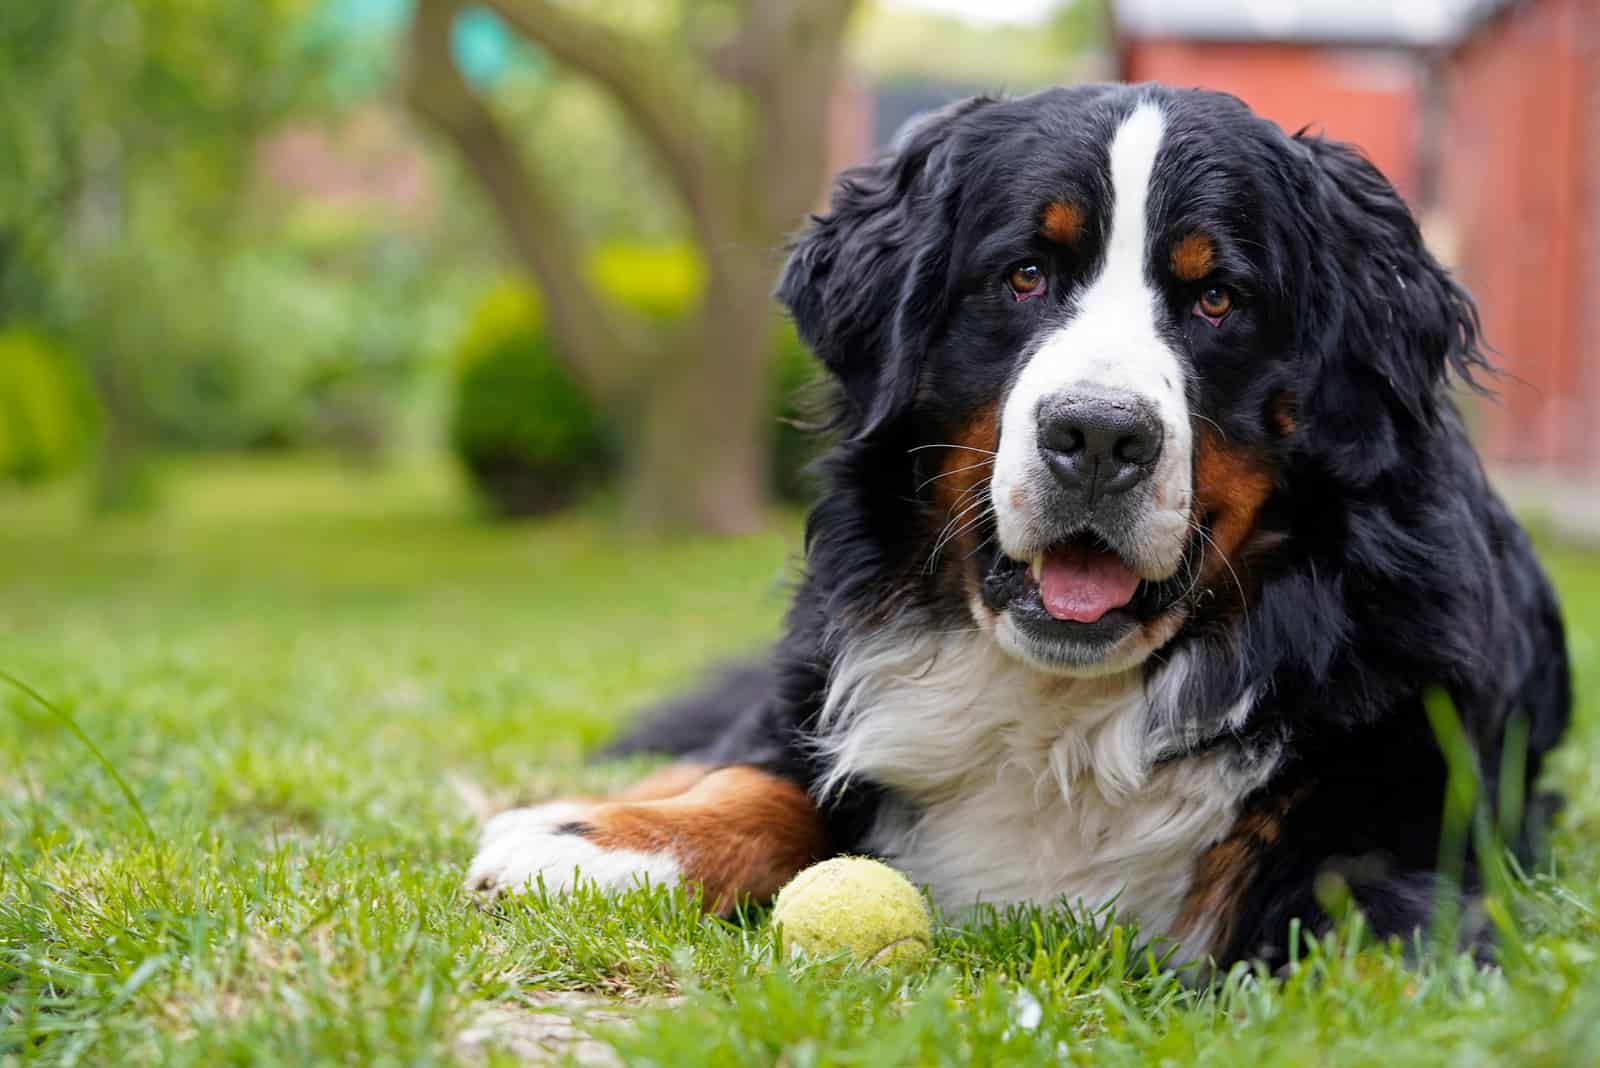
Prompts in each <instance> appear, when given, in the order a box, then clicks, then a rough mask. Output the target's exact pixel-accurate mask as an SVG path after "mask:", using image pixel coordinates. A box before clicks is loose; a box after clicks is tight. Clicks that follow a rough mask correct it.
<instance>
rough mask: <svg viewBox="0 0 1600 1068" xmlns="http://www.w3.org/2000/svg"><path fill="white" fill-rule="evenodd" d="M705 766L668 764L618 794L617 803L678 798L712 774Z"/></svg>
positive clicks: (615, 798)
mask: <svg viewBox="0 0 1600 1068" xmlns="http://www.w3.org/2000/svg"><path fill="white" fill-rule="evenodd" d="M710 772H711V769H710V768H708V767H706V766H705V765H704V764H668V765H667V766H666V767H664V768H662V769H661V770H660V771H656V772H652V773H651V774H649V775H646V776H645V777H644V778H642V779H640V780H639V781H638V782H636V783H634V784H633V785H632V786H630V787H628V788H627V789H626V790H623V791H622V792H621V793H619V794H617V795H616V797H614V798H613V799H612V800H615V801H660V800H661V799H662V798H667V797H676V796H678V795H679V794H681V793H683V792H684V791H685V790H687V789H689V788H690V787H691V786H693V785H694V784H695V783H697V782H699V781H700V780H701V779H703V778H705V777H706V776H707V775H708V774H710Z"/></svg>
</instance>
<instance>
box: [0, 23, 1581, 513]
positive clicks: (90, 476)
mask: <svg viewBox="0 0 1600 1068" xmlns="http://www.w3.org/2000/svg"><path fill="white" fill-rule="evenodd" d="M1105 78H1126V79H1131V80H1145V79H1156V80H1162V81H1167V82H1172V83H1176V84H1180V85H1205V86H1211V87H1216V88H1221V89H1226V90H1229V91H1232V92H1234V93H1237V94H1238V95H1240V96H1242V97H1243V98H1244V99H1245V100H1246V101H1248V102H1249V103H1250V104H1251V105H1252V106H1254V107H1255V108H1256V109H1257V110H1258V111H1260V112H1262V113H1263V114H1265V115H1267V116H1269V117H1271V118H1273V119H1274V120H1276V121H1277V122H1279V123H1281V124H1282V125H1283V126H1284V127H1285V128H1287V129H1290V130H1295V129H1299V128H1301V127H1304V126H1310V127H1312V128H1315V129H1320V130H1323V131H1325V132H1326V133H1328V134H1329V135H1331V136H1334V137H1337V138H1341V139H1346V140H1351V141H1354V142H1357V143H1359V144H1360V145H1362V146H1363V147H1364V148H1365V150H1366V151H1367V152H1368V153H1369V154H1370V156H1371V157H1372V159H1373V160H1374V161H1375V162H1376V163H1377V165H1378V166H1379V167H1380V168H1381V169H1382V170H1383V171H1384V172H1385V173H1386V174H1387V175H1388V176H1389V177H1390V178H1391V179H1392V180H1393V181H1394V182H1395V184H1396V185H1397V186H1398V187H1399V189H1400V190H1401V192H1402V193H1403V195H1404V196H1405V197H1406V198H1407V200H1408V201H1409V202H1410V204H1411V205H1412V207H1413V208H1414V210H1415V211H1416V212H1417V214H1418V216H1419V217H1420V218H1421V219H1422V220H1423V222H1424V226H1425V230H1426V232H1427V234H1428V236H1429V239H1430V241H1431V243H1432V244H1433V245H1434V247H1435V248H1436V249H1437V251H1438V252H1439V254H1440V255H1441V256H1442V257H1443V258H1445V259H1446V260H1447V261H1448V262H1450V263H1451V264H1453V265H1454V266H1455V267H1456V269H1457V270H1458V271H1459V272H1460V273H1461V274H1462V276H1463V277H1464V278H1465V280H1466V281H1467V283H1468V284H1469V286H1471V287H1472V288H1473V290H1474V291H1475V293H1476V294H1477V297H1478V299H1479V301H1480V303H1481V306H1482V309H1483V314H1484V322H1485V327H1486V331H1487V337H1488V340H1489V341H1490V343H1491V344H1492V345H1494V346H1495V348H1496V349H1498V350H1499V352H1500V354H1501V355H1500V360H1501V363H1502V366H1503V367H1504V368H1505V369H1506V370H1507V371H1508V372H1509V373H1510V375H1509V376H1508V377H1507V379H1506V380H1505V382H1504V383H1503V384H1502V389H1501V397H1500V399H1499V400H1498V401H1497V402H1492V403H1476V404H1474V406H1473V411H1472V413H1471V418H1472V419H1473V421H1474V425H1475V427H1476V429H1477V432H1478V434H1479V436H1480V440H1481V443H1482V445H1483V447H1484V450H1485V453H1486V455H1487V457H1488V458H1489V461H1490V463H1491V465H1492V466H1493V467H1494V469H1495V470H1496V472H1497V474H1498V476H1499V477H1500V478H1501V479H1502V481H1503V482H1504V484H1505V485H1506V486H1507V487H1508V489H1509V490H1510V491H1511V492H1512V494H1513V496H1515V497H1516V498H1517V499H1518V500H1519V502H1521V503H1522V504H1523V506H1524V507H1525V508H1527V509H1531V510H1534V511H1541V512H1543V513H1545V514H1546V515H1548V517H1549V518H1550V520H1551V522H1552V524H1554V525H1555V526H1556V527H1557V528H1559V529H1561V530H1564V531H1568V532H1572V533H1576V534H1582V533H1584V532H1585V531H1588V532H1589V533H1591V534H1592V533H1594V532H1595V531H1597V530H1600V505H1597V504H1595V503H1593V502H1591V497H1596V496H1600V495H1597V494H1594V493H1593V492H1592V491H1593V489H1594V488H1595V486H1596V484H1597V483H1600V419H1597V418H1595V417H1594V416H1593V415H1592V414H1591V413H1593V412H1595V411H1596V410H1600V301H1597V300H1596V299H1595V298H1596V294H1597V293H1600V8H1597V6H1596V5H1595V3H1594V0H1404V2H1397V0H1212V2H1210V3H1207V4H1193V3H1187V2H1179V0H1114V2H1102V0H1009V2H1004V3H996V2H992V0H990V2H984V0H879V2H877V3H868V2H865V0H862V2H852V0H610V2H607V3H598V2H589V0H485V2H481V3H469V2H465V0H56V2H52V3H7V4H4V5H3V6H0V483H3V484H4V485H3V486H0V509H9V510H11V511H12V512H13V514H16V515H21V514H23V513H24V512H25V511H26V510H27V509H29V508H32V507H36V506H37V502H38V501H40V500H48V501H49V502H50V504H49V507H51V508H53V509H56V510H57V511H58V512H59V513H61V514H66V513H67V512H70V513H72V514H73V515H74V516H79V517H82V518H83V519H84V521H85V522H92V521H93V520H94V518H95V517H114V516H117V515H119V514H127V513H134V514H147V515H148V514H160V513H161V511H162V510H163V509H165V508H168V507H171V503H170V502H171V501H172V500H173V498H174V494H176V496H177V497H178V498H179V499H183V493H184V492H185V491H184V490H183V487H188V490H187V492H188V494H189V497H188V500H189V503H190V505H193V504H194V503H195V501H196V500H200V501H201V502H202V503H204V502H210V506H211V507H213V508H215V509H222V510H226V509H248V508H249V507H251V506H252V504H254V506H258V507H262V508H266V507H269V506H268V505H266V504H262V503H261V502H264V501H266V502H270V508H271V509H273V510H275V511H277V512H280V513H293V512H295V511H296V510H297V509H299V508H309V507H310V505H309V504H308V503H306V502H309V501H311V500H312V499H313V498H315V496H316V495H317V494H318V493H322V494H324V495H325V496H329V497H338V498H339V499H341V500H355V499H356V498H359V497H360V495H361V494H362V493H364V492H366V491H367V488H369V487H370V488H371V490H372V492H374V493H379V492H392V491H393V490H394V487H395V486H405V487H410V490H408V492H413V493H419V494H425V495H429V496H428V500H429V502H430V504H429V507H430V508H434V509H436V510H438V511H441V512H448V513H450V514H452V515H457V516H458V517H459V518H460V519H461V520H462V521H464V522H488V521H492V520H495V519H508V518H521V517H527V516H536V515H541V514H547V513H552V512H558V511H561V510H563V509H571V508H574V507H576V508H580V509H587V510H589V512H590V513H591V514H597V515H601V516H604V517H605V522H606V523H608V524H611V523H615V524H616V525H618V526H621V527H626V528H628V529H633V530H644V531H662V530H689V531H694V532H700V533H708V534H718V535H720V534H731V533H740V532H748V531H752V530H756V529H759V528H762V527H763V526H764V525H766V524H768V523H769V522H770V521H771V517H772V516H773V515H774V514H779V515H781V514H783V511H782V510H783V508H784V506H785V505H790V504H794V503H797V502H800V501H803V500H804V497H805V495H806V493H807V486H806V483H805V478H804V476H803V474H802V468H803V465H804V462H805V460H806V458H807V455H808V449H809V448H810V447H811V446H810V444H809V442H808V439H807V437H806V436H805V435H804V434H803V433H802V432H801V430H800V424H802V423H803V421H804V409H803V405H801V404H800V403H799V402H797V399H796V398H797V397H799V396H802V395H803V394H804V392H805V389H804V387H805V385H806V383H807V382H808V381H809V380H810V379H811V377H812V367H811V364H810V361H809V359H808V357H807V356H806V354H805V353H804V352H803V351H802V350H801V348H800V346H799V345H798V343H797V341H796V339H795V337H794V335H793V332H792V330H791V329H790V328H789V326H788V325H787V324H786V323H785V322H784V321H783V320H782V319H781V318H780V317H779V316H778V315H777V314H776V313H775V311H774V309H773V307H772V305H771V303H770V302H769V301H768V299H767V294H768V292H769V291H770V288H771V285H772V283H773V279H774V277H775V273H776V270H777V267H778V265H779V262H780V260H779V256H778V254H777V253H776V252H775V250H776V249H778V248H779V246H780V245H781V243H782V240H783V237H784V235H785V234H786V233H787V232H789V231H791V230H792V229H793V228H795V227H796V225H797V224H798V223H799V222H800V221H801V219H802V218H803V217H804V215H805V213H806V212H807V211H808V210H811V209H813V208H815V207H816V206H817V205H819V204H820V203H821V202H822V198H823V196H824V191H825V188H826V181H827V178H828V176H829V175H830V174H831V173H832V172H834V171H836V170H838V169H839V168H841V167H844V166H847V165H849V164H851V163H854V162H857V161H859V160H861V159H863V158H865V157H867V156H868V155H870V154H871V153H872V152H873V151H874V150H875V149H877V148H878V147H880V146H882V145H884V144H885V143H886V142H887V141H888V140H889V139H890V138H891V137H892V135H893V133H894V131H895V130H896V129H897V128H898V126H899V125H900V124H901V123H902V122H904V121H905V120H906V119H907V118H909V117H911V116H912V115H914V114H916V113H918V112H920V111H922V110H925V109H927V108H930V107H934V106H937V105H939V104H941V103H942V102H944V101H946V100H949V99H952V98H955V97H959V96H964V95H967V94H970V93H973V92H977V91H1011V92H1025V91H1028V90H1032V89H1035V88H1039V87H1042V86H1046V85H1050V84H1055V83H1062V82H1073V81H1080V80H1088V79H1105ZM262 472H270V473H271V474H270V479H269V480H268V481H269V482H270V486H271V490H270V492H269V491H268V490H267V489H266V488H264V487H265V486H266V485H267V484H268V483H267V482H256V483H252V482H251V481H250V480H251V479H252V478H257V479H260V478H266V477H267V476H265V475H262V474H261V473H262ZM197 473H203V474H197ZM197 479H198V480H199V481H196V480H197ZM230 486H232V487H234V488H235V489H236V490H237V492H233V493H230V492H229V489H228V487H230ZM174 487H177V488H176V489H175V488H174ZM196 487H199V488H196ZM384 487H388V488H387V489H385V488H384Z"/></svg>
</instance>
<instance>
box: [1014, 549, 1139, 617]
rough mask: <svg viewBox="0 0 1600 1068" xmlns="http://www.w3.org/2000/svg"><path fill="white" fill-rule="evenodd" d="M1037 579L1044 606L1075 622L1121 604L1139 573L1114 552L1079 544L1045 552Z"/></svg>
mask: <svg viewBox="0 0 1600 1068" xmlns="http://www.w3.org/2000/svg"><path fill="white" fill-rule="evenodd" d="M1038 579H1039V597H1040V599H1041V600H1043V601H1044V610H1045V611H1046V612H1049V613H1050V614H1051V615H1052V616H1054V617H1055V618H1056V619H1069V620H1072V621H1073V622H1074V623H1093V622H1094V621H1095V620H1097V619H1099V618H1100V617H1101V616H1103V615H1105V614H1106V613H1107V612H1109V611H1111V610H1112V609H1114V608H1121V607H1122V606H1123V605H1125V604H1127V603H1128V602H1129V601H1131V600H1132V599H1133V592H1134V590H1136V589H1138V587H1139V576H1138V575H1135V574H1134V573H1133V572H1132V571H1130V570H1129V569H1128V565H1127V564H1124V563H1123V562H1122V561H1121V560H1120V559H1118V557H1117V555H1116V554H1115V553H1112V552H1107V551H1106V550H1104V549H1091V548H1088V547H1087V546H1078V545H1074V546H1072V547H1070V548H1066V549H1056V550H1054V551H1052V552H1050V553H1049V554H1048V555H1046V556H1045V558H1044V573H1043V574H1041V575H1039V576H1038Z"/></svg>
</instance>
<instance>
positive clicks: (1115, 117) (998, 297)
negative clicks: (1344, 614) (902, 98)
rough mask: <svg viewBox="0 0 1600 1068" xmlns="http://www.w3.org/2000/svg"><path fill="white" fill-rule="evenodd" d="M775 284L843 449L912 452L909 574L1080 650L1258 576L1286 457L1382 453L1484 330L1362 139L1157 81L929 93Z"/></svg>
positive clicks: (1149, 646) (1237, 589)
mask: <svg viewBox="0 0 1600 1068" xmlns="http://www.w3.org/2000/svg"><path fill="white" fill-rule="evenodd" d="M778 295H779V298H780V299H781V300H782V301H783V302H784V303H785V304H787V305H788V307H789V308H790V309H791V311H792V313H793V315H794V318H795V321H796V323H797V325H798V327H799V330H800V332H801V335H802V336H803V337H804V338H805V339H806V340H807V341H808V342H809V343H810V344H811V345H812V347H813V348H814V349H815V351H816V353H817V355H818V357H819V358H820V359H821V361H822V362H823V363H824V365H826V367H827V368H828V369H829V371H830V372H831V373H832V374H833V376H834V377H835V378H836V380H837V382H838V384H839V386H840V391H841V401H840V403H841V413H840V418H839V423H840V428H841V431H842V433H843V434H844V436H845V439H846V440H845V444H844V446H842V448H844V449H846V450H852V449H853V450H856V451H857V453H858V454H861V453H862V451H863V450H865V451H868V452H870V453H871V454H872V455H874V456H875V457H877V460H878V462H881V463H887V464H901V465H903V466H904V468H905V472H906V473H905V479H906V482H905V484H903V485H902V484H898V483H893V482H892V481H891V482H890V483H887V485H888V486H889V488H890V491H891V492H892V494H893V495H894V496H896V497H897V498H899V500H901V501H904V500H909V501H911V502H912V510H911V511H909V512H907V513H905V515H904V516H903V517H902V519H903V522H904V523H905V524H907V527H906V529H907V530H914V531H915V534H914V535H911V536H908V538H907V541H906V544H907V545H908V546H909V548H908V549H907V553H908V554H909V555H911V556H913V557H915V558H914V559H908V560H906V561H903V563H904V564H905V565H906V566H905V570H904V574H905V575H906V576H908V579H907V581H908V583H918V582H920V583H922V590H921V592H922V593H923V594H926V595H929V596H932V597H934V598H936V599H937V598H942V599H943V600H944V602H945V603H947V604H949V605H959V607H960V609H961V610H963V611H965V612H969V613H970V614H971V616H972V618H973V619H974V620H975V621H976V622H977V623H978V625H979V626H980V627H981V628H983V629H984V630H985V631H986V632H988V633H990V634H991V635H992V636H993V638H994V640H995V641H996V642H998V643H999V644H1000V645H1001V646H1002V647H1003V648H1005V649H1006V650H1007V651H1008V652H1010V653H1011V654H1013V655H1015V656H1017V657H1019V658H1021V659H1023V660H1024V661H1026V662H1028V663H1030V664H1033V665H1034V666H1036V667H1039V668H1042V669H1044V670H1047V671H1052V672H1060V673H1069V674H1095V673H1103V672H1107V671H1113V670H1118V669H1122V668H1126V667H1129V666H1132V665H1135V664H1138V663H1140V662H1142V661H1143V660H1144V659H1145V658H1147V657H1149V656H1150V654H1151V653H1152V652H1154V651H1155V650H1157V649H1158V648H1160V647H1161V646H1162V645H1163V644H1165V643H1166V642H1168V641H1169V640H1171V639H1172V638H1173V637H1174V635H1176V634H1177V633H1178V632H1179V631H1180V629H1181V628H1182V627H1183V626H1184V624H1185V622H1186V621H1187V620H1189V619H1190V618H1191V616H1192V615H1193V613H1194V609H1195V607H1196V606H1197V605H1199V604H1202V603H1209V602H1212V601H1217V600H1221V601H1223V602H1227V603H1236V604H1238V605H1240V606H1241V607H1242V606H1244V605H1246V604H1248V602H1249V600H1250V599H1251V598H1252V597H1253V596H1254V590H1255V587H1256V581H1255V580H1254V579H1253V578H1252V574H1253V570H1252V569H1253V568H1259V567H1260V566H1261V565H1262V561H1263V560H1265V559H1266V558H1267V557H1268V556H1270V553H1271V550H1272V547H1273V545H1274V544H1275V542H1277V541H1281V538H1280V537H1277V536H1276V534H1275V529H1274V527H1275V523H1274V521H1273V516H1272V510H1273V508H1274V503H1275V502H1276V501H1279V500H1281V498H1282V496H1283V495H1284V494H1285V493H1286V492H1287V491H1288V490H1289V489H1290V487H1289V486H1288V485H1287V473H1288V471H1289V470H1290V467H1291V463H1292V462H1293V464H1295V465H1297V466H1298V467H1300V468H1303V469H1304V470H1307V471H1314V472H1316V476H1315V477H1316V478H1317V479H1320V480H1326V482H1327V483H1328V484H1330V485H1332V484H1337V485H1339V486H1340V487H1343V488H1344V489H1356V490H1359V488H1360V487H1361V486H1363V485H1370V484H1372V483H1374V482H1375V481H1377V480H1380V479H1385V478H1391V477H1393V475H1394V473H1395V472H1396V471H1397V470H1398V469H1399V467H1400V465H1401V464H1402V462H1403V460H1404V457H1405V455H1406V454H1407V451H1408V450H1410V449H1414V448H1417V447H1422V443H1423V442H1424V441H1425V439H1426V436H1427V435H1428V433H1429V432H1430V428H1431V427H1433V426H1434V425H1436V423H1437V422H1438V418H1439V412H1440V408H1441V405H1443V404H1444V403H1446V402H1445V401H1444V400H1443V399H1442V397H1441V389H1440V383H1441V379H1442V378H1443V376H1444V373H1445V370H1446V368H1447V367H1448V366H1450V365H1451V364H1454V365H1455V366H1457V368H1458V369H1462V370H1466V369H1468V368H1469V365H1470V364H1471V363H1472V362H1474V361H1475V360H1476V356H1475V347H1474V337H1475V333H1474V331H1475V318H1474V313H1473V310H1472V307H1471V304H1470V302H1469V301H1468V300H1467V298H1466V297H1465V295H1464V294H1463V293H1462V291H1461V290H1460V289H1459V288H1458V287H1457V286H1456V284H1455V283H1454V282H1453V281H1451V279H1450V278H1449V276H1448V275H1447V274H1446V273H1445V272H1444V271H1443V270H1442V269H1441V268H1440V266H1439V265H1438V264H1437V263H1436V262H1435V261H1434V259H1433V258H1432V257H1431V256H1430V255H1429V253H1428V252H1427V250H1426V249H1425V248H1424V247H1423V244H1422V241H1421V238H1420V235H1419V233H1418V230H1417V227H1416V225H1415V223H1414V221H1413V219H1412V217H1411V215H1410V214H1409V213H1408V212H1407V210H1406V208H1405V206H1404V205H1403V203H1402V202H1401V201H1400V199H1399V198H1398V196H1397V195H1396V194H1395V192H1394V191H1393V189H1392V188H1391V187H1390V186H1389V184H1388V183H1387V182H1386V181H1385V180H1384V179H1383V178H1382V176H1381V175H1379V173H1378V172H1377V171H1376V170H1375V169H1374V168H1373V167H1372V166H1371V165H1370V164H1368V163H1367V162H1366V161H1365V160H1364V159H1362V158H1361V157H1360V156H1359V155H1358V154H1357V153H1356V152H1355V151H1353V150H1351V149H1349V148H1347V147H1345V146H1343V145H1339V144H1336V143H1332V142H1327V141H1324V140H1321V139H1318V138H1307V137H1290V136H1288V135H1285V134H1284V133H1283V132H1282V131H1281V130H1279V129H1278V128H1277V127H1276V126H1274V125H1272V124H1271V123H1269V122H1267V121H1265V120H1262V119H1260V118H1258V117H1256V116H1255V115H1253V114H1252V113H1251V112H1250V111H1249V110H1248V109H1247V108H1246V107H1245V106H1244V105H1243V104H1242V103H1240V102H1239V101H1237V100H1235V99H1234V98H1232V97H1228V96H1224V95H1221V94H1217V93H1209V92H1201V91H1175V90H1169V89H1164V88H1160V87H1153V86H1136V87H1128V86H1094V87H1083V88H1077V89H1065V90H1054V91H1051V92H1047V93H1043V94H1040V95H1037V96H1032V97H1026V98H1022V99H1014V100H990V99H979V100H974V101H969V102H967V103H964V104H961V105H959V106H956V107H954V108H951V109H948V110H946V111H944V112H942V113H939V114H936V115H934V116H931V117H929V118H927V119H925V120H923V121H921V122H920V123H918V124H917V125H915V126H914V127H913V128H911V129H910V130H908V131H906V132H905V133H904V134H903V135H902V136H901V138H900V140H899V143H898V144H897V145H896V146H895V148H894V150H893V151H892V152H891V153H890V154H889V155H888V156H887V157H886V158H884V159H883V160H881V161H879V162H877V163H874V164H871V165H868V166H864V167H860V168H857V169H855V170H853V171H849V172H847V173H845V174H844V175H843V176H842V177H841V179H840V181H839V183H838V186H837V188H836V191H835V193H834V196H833V202H832V205H831V210H830V211H829V212H828V213H827V214H825V215H822V216H820V217H818V218H817V219H816V220H814V222H813V225H812V226H811V227H810V228H809V229H808V230H807V231H806V232H805V233H804V234H803V235H802V236H801V237H800V238H799V239H798V241H797V243H796V246H795V248H794V250H793V253H792V255H791V258H790V261H789V264H788V267H787V268H786V270H785V272H784V275H783V278H782V280H781V282H780V284H779V289H778ZM894 506H895V504H894V502H889V501H884V502H881V504H880V507H882V508H885V509H888V508H892V507H894ZM911 576H920V577H917V578H912V577H911Z"/></svg>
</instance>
